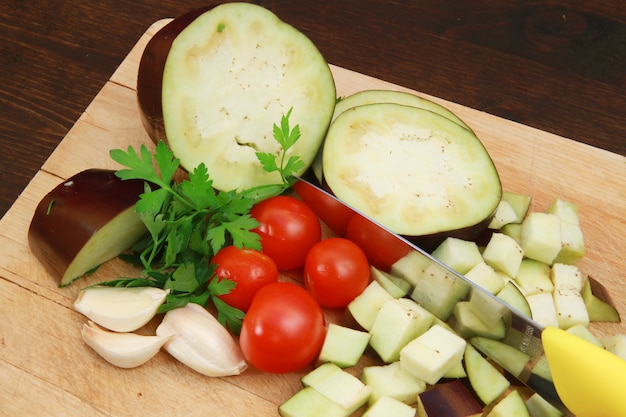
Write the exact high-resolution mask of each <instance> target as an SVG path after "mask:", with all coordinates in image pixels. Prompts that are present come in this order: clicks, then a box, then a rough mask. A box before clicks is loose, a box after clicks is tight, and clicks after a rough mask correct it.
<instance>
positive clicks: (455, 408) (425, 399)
mask: <svg viewBox="0 0 626 417" xmlns="http://www.w3.org/2000/svg"><path fill="white" fill-rule="evenodd" d="M420 400H421V402H422V405H423V406H424V410H425V411H426V413H427V415H428V417H465V416H469V415H474V414H480V413H482V412H483V409H482V407H481V406H480V404H479V403H478V401H476V398H474V395H473V394H472V393H471V391H470V390H469V389H468V388H467V387H466V386H465V384H464V383H463V382H462V381H461V380H459V379H456V380H453V381H450V382H446V383H444V384H438V385H436V386H435V387H434V388H433V389H430V390H427V391H425V392H423V393H421V394H420Z"/></svg>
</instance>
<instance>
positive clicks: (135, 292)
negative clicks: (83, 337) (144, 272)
mask: <svg viewBox="0 0 626 417" xmlns="http://www.w3.org/2000/svg"><path fill="white" fill-rule="evenodd" d="M168 293H169V290H162V289H161V288H154V287H128V288H125V287H105V286H100V287H98V286H96V287H88V288H85V289H83V290H82V291H81V292H80V294H78V297H77V298H76V301H75V302H74V309H75V310H76V311H78V312H79V313H82V314H83V315H85V316H86V317H87V318H88V319H90V320H93V321H94V322H96V323H98V324H99V325H100V326H102V327H104V328H106V329H109V330H113V331H115V332H133V331H135V330H137V329H139V328H140V327H142V326H143V325H145V324H146V323H148V322H149V321H150V320H151V319H152V318H153V317H154V316H155V315H156V312H157V310H158V308H159V306H161V304H163V303H164V302H165V297H166V296H167V294H168Z"/></svg>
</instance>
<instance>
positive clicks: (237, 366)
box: [156, 303, 248, 376]
mask: <svg viewBox="0 0 626 417" xmlns="http://www.w3.org/2000/svg"><path fill="white" fill-rule="evenodd" d="M156 334H157V335H160V336H173V337H172V338H171V339H170V340H169V341H168V342H167V343H166V344H165V346H164V348H165V350H166V351H167V352H168V353H169V354H170V355H172V356H173V357H175V358H176V359H178V360H179V361H180V362H182V363H184V364H185V365H187V366H189V367H190V368H192V369H194V370H196V371H197V372H200V373H201V374H204V375H207V376H228V375H239V374H240V373H241V372H243V371H244V370H245V369H246V368H247V367H248V365H247V364H246V361H245V360H244V358H243V354H242V353H241V350H240V349H239V345H238V344H237V342H235V339H234V338H233V337H232V335H231V334H230V333H229V332H228V330H226V329H225V328H224V326H222V325H221V324H220V323H219V322H218V321H217V319H216V318H215V317H213V316H212V315H211V313H209V312H208V311H207V310H206V309H205V308H204V307H202V306H200V305H198V304H193V303H189V304H187V305H186V306H184V307H179V308H176V309H174V310H170V311H168V312H167V313H165V317H164V318H163V321H162V322H161V324H160V325H159V327H157V330H156Z"/></svg>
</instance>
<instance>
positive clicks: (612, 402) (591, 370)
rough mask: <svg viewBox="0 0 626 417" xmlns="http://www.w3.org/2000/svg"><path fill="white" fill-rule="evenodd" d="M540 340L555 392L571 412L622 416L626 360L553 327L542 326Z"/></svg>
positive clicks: (580, 415)
mask: <svg viewBox="0 0 626 417" xmlns="http://www.w3.org/2000/svg"><path fill="white" fill-rule="evenodd" d="M541 340H542V344H543V348H544V351H545V353H546V358H547V360H548V365H549V366H550V372H551V373H552V379H553V380H554V386H555V388H556V391H557V393H558V394H559V397H560V398H561V401H563V404H565V406H566V407H567V408H568V409H569V410H570V411H571V412H572V413H574V414H575V415H576V416H577V417H626V360H624V359H622V358H620V357H619V356H617V355H614V354H612V353H611V352H609V351H607V350H605V349H603V348H601V347H599V346H596V345H594V344H592V343H590V342H588V341H586V340H584V339H582V338H580V337H578V336H576V335H573V334H571V333H568V332H566V331H563V330H561V329H558V328H556V327H546V328H545V329H544V330H543V332H542V333H541Z"/></svg>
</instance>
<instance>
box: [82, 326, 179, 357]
mask: <svg viewBox="0 0 626 417" xmlns="http://www.w3.org/2000/svg"><path fill="white" fill-rule="evenodd" d="M81 336H82V337H83V340H84V341H85V343H86V344H87V345H88V346H89V347H90V348H92V349H93V350H95V351H96V353H98V354H99V355H100V356H102V358H104V359H105V360H106V361H107V362H109V363H111V364H112V365H115V366H118V367H120V368H135V367H137V366H140V365H143V364H144V363H146V362H147V361H148V360H149V359H151V358H152V357H153V356H154V355H156V354H157V352H158V351H159V350H160V349H161V347H162V346H163V344H165V343H166V342H167V341H168V340H169V339H170V336H142V335H138V334H135V333H119V332H111V331H108V330H105V329H103V328H102V327H100V326H98V325H97V324H96V323H94V322H93V321H91V320H90V321H88V322H87V323H86V324H83V328H82V330H81Z"/></svg>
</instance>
